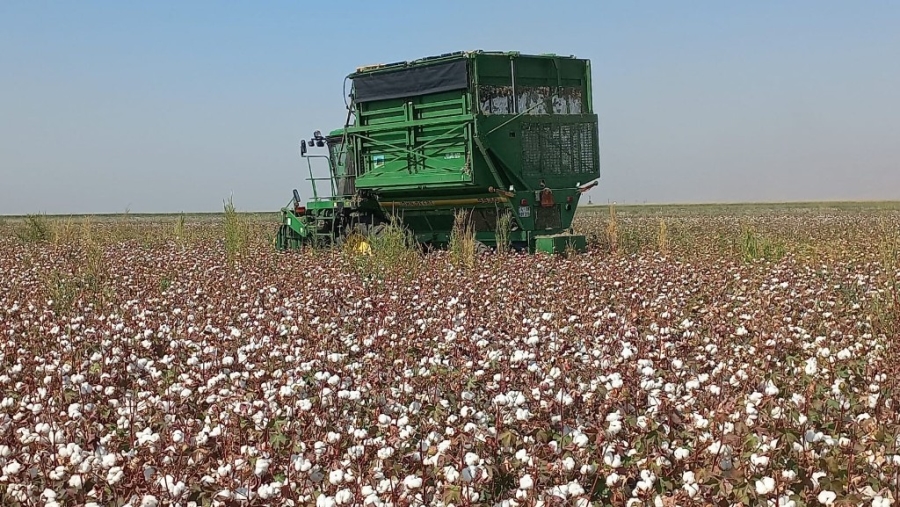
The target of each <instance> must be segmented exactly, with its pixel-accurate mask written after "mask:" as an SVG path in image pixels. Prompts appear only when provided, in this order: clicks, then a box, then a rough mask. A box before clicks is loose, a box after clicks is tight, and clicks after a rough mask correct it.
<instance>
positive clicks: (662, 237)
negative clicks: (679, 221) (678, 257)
mask: <svg viewBox="0 0 900 507" xmlns="http://www.w3.org/2000/svg"><path fill="white" fill-rule="evenodd" d="M657 246H658V247H659V253H661V254H663V255H668V254H669V228H668V226H667V225H666V220H665V219H664V218H660V219H659V233H658V234H657Z"/></svg>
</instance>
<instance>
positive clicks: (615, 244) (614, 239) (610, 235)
mask: <svg viewBox="0 0 900 507" xmlns="http://www.w3.org/2000/svg"><path fill="white" fill-rule="evenodd" d="M606 241H607V243H608V244H609V251H610V253H612V254H615V253H616V252H618V250H619V222H618V218H616V205H615V204H611V205H610V206H609V222H608V223H607V225H606Z"/></svg>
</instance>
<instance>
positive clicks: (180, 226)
mask: <svg viewBox="0 0 900 507" xmlns="http://www.w3.org/2000/svg"><path fill="white" fill-rule="evenodd" d="M184 220H185V218H184V212H183V211H182V212H181V214H180V215H178V218H176V219H175V231H174V233H175V240H176V241H178V242H179V243H182V244H183V243H184V240H185V236H184Z"/></svg>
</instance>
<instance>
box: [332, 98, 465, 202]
mask: <svg viewBox="0 0 900 507" xmlns="http://www.w3.org/2000/svg"><path fill="white" fill-rule="evenodd" d="M395 102H396V101H395V100H387V101H382V102H379V101H375V102H372V103H364V104H360V107H359V111H358V113H357V119H358V120H357V125H356V126H355V127H354V128H353V129H351V130H350V132H351V135H355V137H356V139H357V145H356V146H357V149H358V160H359V162H360V167H361V171H360V174H359V176H358V177H357V178H356V188H360V189H383V190H385V189H411V188H420V187H422V186H437V187H440V186H447V185H467V184H470V183H471V181H472V172H471V170H470V167H471V165H470V163H469V157H470V148H469V134H470V131H471V124H472V120H473V117H472V116H471V115H470V114H468V109H469V100H468V95H467V93H466V91H465V90H461V91H449V92H443V93H436V94H431V95H423V96H417V97H411V98H409V99H408V100H406V101H405V102H404V103H403V104H402V106H400V107H397V105H396V104H395Z"/></svg>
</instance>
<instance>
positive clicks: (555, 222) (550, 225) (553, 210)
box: [534, 205, 562, 230]
mask: <svg viewBox="0 0 900 507" xmlns="http://www.w3.org/2000/svg"><path fill="white" fill-rule="evenodd" d="M560 227H562V216H561V215H560V209H559V205H555V206H551V207H549V208H541V207H537V208H535V209H534V228H535V229H538V230H544V229H559V228H560Z"/></svg>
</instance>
